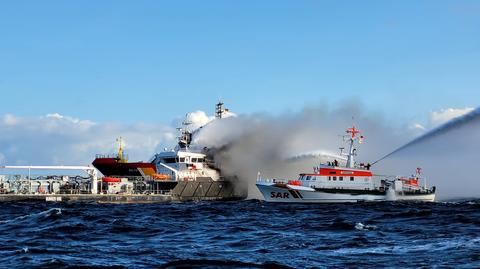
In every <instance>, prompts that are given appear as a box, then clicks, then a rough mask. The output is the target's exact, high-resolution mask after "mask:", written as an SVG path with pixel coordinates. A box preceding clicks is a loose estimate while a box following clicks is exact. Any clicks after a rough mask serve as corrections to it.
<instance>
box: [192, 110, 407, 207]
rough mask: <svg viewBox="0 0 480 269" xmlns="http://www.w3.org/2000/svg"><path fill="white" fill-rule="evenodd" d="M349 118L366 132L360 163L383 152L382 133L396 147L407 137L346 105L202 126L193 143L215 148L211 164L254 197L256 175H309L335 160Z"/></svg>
mask: <svg viewBox="0 0 480 269" xmlns="http://www.w3.org/2000/svg"><path fill="white" fill-rule="evenodd" d="M352 115H356V117H355V120H354V122H355V124H357V126H360V127H361V128H363V129H364V130H365V132H366V137H367V139H368V143H367V144H366V146H365V147H364V146H362V147H361V149H360V151H361V156H362V159H363V160H371V159H373V158H375V157H377V156H379V155H380V154H381V153H382V152H385V151H387V150H388V146H387V145H386V144H385V142H384V139H385V134H387V133H388V134H389V142H390V143H391V144H392V145H395V146H397V145H400V144H401V143H402V141H404V139H405V136H407V137H408V136H409V134H406V133H403V136H399V135H398V134H397V132H396V130H394V129H392V128H391V127H389V126H388V125H387V124H386V123H385V122H384V121H383V120H382V119H381V118H379V119H377V118H376V117H374V116H373V115H375V114H374V113H373V112H369V111H367V110H365V109H364V108H363V107H361V106H360V105H358V104H349V105H348V106H345V107H340V108H335V109H328V107H327V106H322V107H307V108H305V109H304V110H303V111H301V112H299V113H297V114H284V115H279V116H272V115H268V114H253V115H243V116H239V117H237V118H228V119H222V120H219V121H214V122H212V123H210V124H209V125H207V126H205V127H204V128H203V129H202V130H201V131H200V132H199V133H198V134H197V135H196V137H195V139H194V142H195V143H197V144H201V145H203V146H207V147H216V148H217V149H218V150H217V153H216V154H215V161H216V162H217V164H218V165H219V166H220V168H221V169H222V171H223V172H224V173H226V174H227V175H235V176H238V177H239V178H240V179H241V180H242V181H243V182H247V185H248V186H249V194H250V197H254V198H258V196H257V195H258V193H257V192H256V188H255V187H254V184H255V181H256V178H257V173H258V172H261V173H262V176H263V177H268V178H285V179H294V178H296V177H297V176H298V174H299V173H301V172H311V171H312V170H313V167H314V166H316V165H318V164H319V162H321V161H326V160H333V159H337V157H340V156H338V154H339V149H338V148H339V147H342V146H344V144H343V142H342V141H343V140H342V135H343V134H345V129H346V128H348V127H351V125H352V124H353V122H352ZM295 157H297V158H295ZM338 159H339V158H338Z"/></svg>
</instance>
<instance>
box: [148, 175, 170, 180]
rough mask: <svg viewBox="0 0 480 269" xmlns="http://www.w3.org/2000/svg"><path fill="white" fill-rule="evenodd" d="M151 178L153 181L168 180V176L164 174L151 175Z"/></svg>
mask: <svg viewBox="0 0 480 269" xmlns="http://www.w3.org/2000/svg"><path fill="white" fill-rule="evenodd" d="M152 178H153V179H154V180H169V179H170V176H169V175H165V174H153V175H152Z"/></svg>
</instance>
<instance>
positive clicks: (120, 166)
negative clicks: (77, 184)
mask: <svg viewBox="0 0 480 269" xmlns="http://www.w3.org/2000/svg"><path fill="white" fill-rule="evenodd" d="M92 164H93V166H95V168H97V169H98V171H100V172H101V173H102V174H103V175H104V176H107V177H110V176H116V177H141V176H144V175H153V174H156V172H157V169H156V166H155V164H152V163H144V162H136V163H128V162H127V163H125V162H119V159H118V158H96V159H95V160H94V161H93V163H92Z"/></svg>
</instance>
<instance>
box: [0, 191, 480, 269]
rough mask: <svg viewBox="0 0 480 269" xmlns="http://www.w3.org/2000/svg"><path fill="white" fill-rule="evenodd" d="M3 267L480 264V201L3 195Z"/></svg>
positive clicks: (0, 251)
mask: <svg viewBox="0 0 480 269" xmlns="http://www.w3.org/2000/svg"><path fill="white" fill-rule="evenodd" d="M0 260H1V262H0V267H1V268H480V200H461V201H446V202H436V203H398V202H395V203H389V202H377V203H357V204H271V203H266V202H262V201H258V200H247V201H231V202H186V203H156V204H100V203H84V202H65V203H47V202H28V203H18V202H16V203H2V204H1V206H0Z"/></svg>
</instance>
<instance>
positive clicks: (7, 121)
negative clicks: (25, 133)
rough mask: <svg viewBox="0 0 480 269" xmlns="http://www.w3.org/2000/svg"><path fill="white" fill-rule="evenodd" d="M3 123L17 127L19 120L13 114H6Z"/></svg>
mask: <svg viewBox="0 0 480 269" xmlns="http://www.w3.org/2000/svg"><path fill="white" fill-rule="evenodd" d="M2 122H3V124H5V125H8V126H9V125H15V124H17V123H18V119H17V118H16V117H15V116H13V115H11V114H6V115H4V116H3V119H2Z"/></svg>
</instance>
